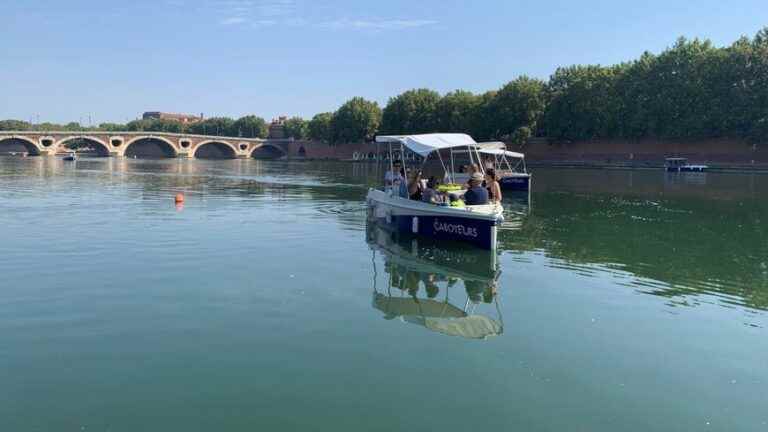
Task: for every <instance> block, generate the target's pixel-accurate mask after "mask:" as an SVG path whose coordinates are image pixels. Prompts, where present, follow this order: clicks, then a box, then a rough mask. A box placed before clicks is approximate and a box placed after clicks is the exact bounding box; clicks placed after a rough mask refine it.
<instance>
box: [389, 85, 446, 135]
mask: <svg viewBox="0 0 768 432" xmlns="http://www.w3.org/2000/svg"><path fill="white" fill-rule="evenodd" d="M439 103H440V94H438V93H437V92H435V91H433V90H429V89H415V90H408V91H407V92H405V93H402V94H400V95H398V96H395V97H394V98H391V99H390V100H389V102H387V106H386V107H385V108H384V112H383V117H382V125H381V130H382V133H387V134H416V133H429V132H437V131H439V129H440V122H439V120H438V114H437V107H438V104H439Z"/></svg>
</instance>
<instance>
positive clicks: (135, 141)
mask: <svg viewBox="0 0 768 432" xmlns="http://www.w3.org/2000/svg"><path fill="white" fill-rule="evenodd" d="M143 143H147V144H148V145H149V146H152V144H155V145H154V149H153V150H150V151H142V150H144V149H142V150H140V149H139V148H138V147H137V146H138V145H140V144H143ZM132 146H133V148H131V147H132ZM178 153H179V152H178V150H177V149H176V144H174V142H173V141H171V140H169V139H168V138H165V137H162V136H158V135H141V136H137V137H133V138H132V139H130V140H129V141H128V142H127V143H125V147H124V148H123V155H124V156H134V157H150V158H174V157H177V156H178Z"/></svg>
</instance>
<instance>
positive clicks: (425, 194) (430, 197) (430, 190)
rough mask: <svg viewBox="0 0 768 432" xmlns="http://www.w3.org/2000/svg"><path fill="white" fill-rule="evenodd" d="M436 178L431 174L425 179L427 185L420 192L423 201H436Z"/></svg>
mask: <svg viewBox="0 0 768 432" xmlns="http://www.w3.org/2000/svg"><path fill="white" fill-rule="evenodd" d="M436 187H437V179H436V178H435V176H432V177H430V178H429V180H427V187H426V188H424V190H423V191H422V192H421V200H422V201H423V202H425V203H430V204H435V203H437V190H436V189H435V188H436Z"/></svg>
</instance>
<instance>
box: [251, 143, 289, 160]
mask: <svg viewBox="0 0 768 432" xmlns="http://www.w3.org/2000/svg"><path fill="white" fill-rule="evenodd" d="M284 156H287V153H286V152H285V150H283V149H282V148H280V147H279V146H277V145H275V144H271V143H262V144H259V145H257V146H256V147H254V148H253V149H252V150H251V154H250V157H252V158H257V159H277V158H281V157H284Z"/></svg>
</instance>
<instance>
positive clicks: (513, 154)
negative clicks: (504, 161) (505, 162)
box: [480, 149, 525, 159]
mask: <svg viewBox="0 0 768 432" xmlns="http://www.w3.org/2000/svg"><path fill="white" fill-rule="evenodd" d="M480 153H482V154H489V155H495V156H506V157H510V158H516V159H525V155H524V154H522V153H518V152H513V151H509V150H500V149H482V150H480Z"/></svg>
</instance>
